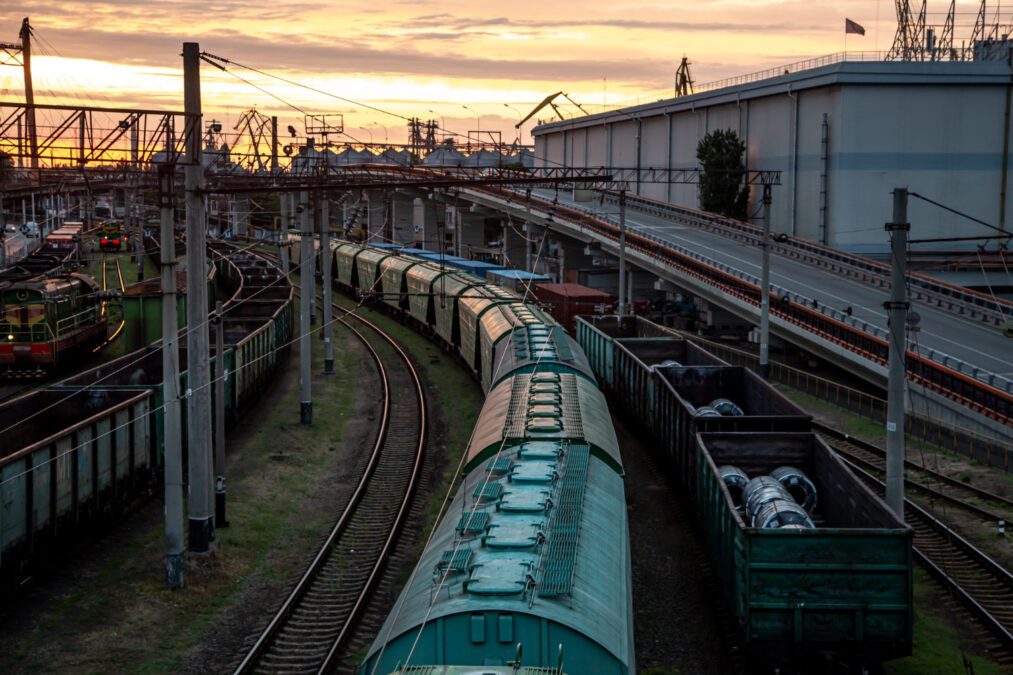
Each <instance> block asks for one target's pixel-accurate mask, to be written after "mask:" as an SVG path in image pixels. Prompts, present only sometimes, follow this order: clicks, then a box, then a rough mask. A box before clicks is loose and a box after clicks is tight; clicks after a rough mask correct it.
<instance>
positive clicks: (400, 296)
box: [380, 256, 421, 309]
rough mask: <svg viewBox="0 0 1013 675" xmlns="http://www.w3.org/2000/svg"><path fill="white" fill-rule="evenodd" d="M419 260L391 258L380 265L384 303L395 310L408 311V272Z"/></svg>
mask: <svg viewBox="0 0 1013 675" xmlns="http://www.w3.org/2000/svg"><path fill="white" fill-rule="evenodd" d="M419 264H421V263H420V262H419V261H418V260H413V259H411V258H402V257H399V256H391V257H389V258H386V259H384V260H383V261H382V262H381V263H380V275H381V277H382V279H381V282H380V283H381V286H382V288H383V302H384V304H385V305H387V306H388V307H393V308H394V309H408V283H407V276H406V275H407V272H408V271H409V270H410V269H411V268H412V267H415V266H416V265H419Z"/></svg>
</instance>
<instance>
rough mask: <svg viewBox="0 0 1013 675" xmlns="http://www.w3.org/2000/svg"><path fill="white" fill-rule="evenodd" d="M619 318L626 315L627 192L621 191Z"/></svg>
mask: <svg viewBox="0 0 1013 675" xmlns="http://www.w3.org/2000/svg"><path fill="white" fill-rule="evenodd" d="M617 313H618V314H619V316H623V315H624V314H625V313H626V190H625V188H624V189H621V190H619V307H618V310H617Z"/></svg>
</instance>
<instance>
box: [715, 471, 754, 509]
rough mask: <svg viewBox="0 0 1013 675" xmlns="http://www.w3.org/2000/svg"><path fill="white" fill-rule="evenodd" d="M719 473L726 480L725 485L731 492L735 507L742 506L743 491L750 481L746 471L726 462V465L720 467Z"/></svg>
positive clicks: (739, 507)
mask: <svg viewBox="0 0 1013 675" xmlns="http://www.w3.org/2000/svg"><path fill="white" fill-rule="evenodd" d="M718 475H719V476H721V480H722V481H723V482H724V484H725V487H727V488H728V492H729V494H731V496H732V504H734V505H735V508H737V509H741V508H742V491H743V490H744V489H745V487H746V485H747V484H748V483H749V476H747V475H746V472H745V471H743V470H742V469H740V468H739V467H737V466H731V465H730V464H726V465H725V466H719V467H718Z"/></svg>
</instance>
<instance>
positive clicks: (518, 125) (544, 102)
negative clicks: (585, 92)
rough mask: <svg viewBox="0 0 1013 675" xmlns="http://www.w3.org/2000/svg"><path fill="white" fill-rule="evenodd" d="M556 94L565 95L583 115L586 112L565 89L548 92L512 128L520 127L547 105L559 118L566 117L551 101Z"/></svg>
mask: <svg viewBox="0 0 1013 675" xmlns="http://www.w3.org/2000/svg"><path fill="white" fill-rule="evenodd" d="M557 96H564V97H566V100H567V101H569V102H570V103H572V104H573V105H575V106H577V107H578V108H580V111H581V112H582V113H584V114H585V115H586V114H587V111H586V110H584V107H583V106H582V105H581V104H579V103H577V102H576V101H574V100H573V99H572V98H570V95H569V94H567V93H566V92H565V91H557V92H556V93H555V94H549V95H548V96H546V97H545V100H543V101H542V102H541V103H539V104H538V105H536V106H535V109H534V110H532V111H531V112H529V113H528V116H527V117H525V118H524V119H522V120H521V121H520V122H518V123H517V124H515V125H514V128H515V129H520V128H521V125H522V124H524V123H525V122H527V121H528V120H529V119H531V118H532V117H534V115H535V113H537V112H538V111H539V110H541V109H542V108H544V107H545V106H547V105H549V106H552V109H553V110H555V111H556V114H557V115H558V116H559V119H561V120H563V119H566V118H565V117H563V113H561V112H559V108H558V107H557V106H556V104H555V103H553V101H554V100H555V99H556V97H557Z"/></svg>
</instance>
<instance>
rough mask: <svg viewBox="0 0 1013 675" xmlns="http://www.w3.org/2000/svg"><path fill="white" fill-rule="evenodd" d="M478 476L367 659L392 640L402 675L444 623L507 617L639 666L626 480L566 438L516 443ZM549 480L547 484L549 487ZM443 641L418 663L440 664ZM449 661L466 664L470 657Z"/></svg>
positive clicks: (469, 479)
mask: <svg viewBox="0 0 1013 675" xmlns="http://www.w3.org/2000/svg"><path fill="white" fill-rule="evenodd" d="M478 469H479V470H476V471H473V472H472V473H470V474H469V475H468V476H466V477H465V478H464V480H463V482H462V484H461V488H460V490H459V491H458V493H457V496H456V497H455V499H454V501H453V503H452V504H451V506H450V508H449V509H448V510H447V513H448V515H447V516H446V517H444V519H443V520H442V521H441V522H440V524H439V526H438V527H437V530H436V532H435V533H434V536H433V538H432V540H431V542H430V544H429V546H428V547H427V548H426V550H425V552H424V553H423V554H422V558H421V560H420V561H419V564H418V567H417V573H416V574H415V575H414V577H413V578H412V579H411V580H410V581H409V584H408V585H406V587H405V589H404V590H403V591H402V593H401V596H400V598H399V599H398V602H397V603H396V604H395V607H394V609H393V610H392V611H391V613H390V614H389V615H388V616H387V619H386V621H385V622H384V625H383V627H382V628H381V629H380V631H379V633H378V634H377V638H376V640H375V641H374V642H373V645H372V646H371V647H370V650H369V652H368V653H367V657H366V659H367V661H368V660H370V659H372V658H375V656H376V655H377V654H378V652H379V651H380V650H381V649H383V648H385V647H384V645H385V643H391V644H393V643H395V642H398V643H400V644H398V645H397V646H395V647H393V648H387V649H389V652H385V659H384V662H382V663H380V664H379V666H380V668H379V670H378V671H377V672H384V673H386V672H390V670H391V669H385V668H386V666H387V665H388V664H387V663H386V661H387V659H390V660H391V662H392V663H393V662H394V661H396V660H398V659H400V658H403V657H402V656H401V655H399V654H397V652H400V651H401V648H402V647H405V646H406V645H407V646H408V647H410V646H411V644H412V643H413V642H414V639H415V635H416V634H417V633H418V632H419V631H422V630H423V629H425V630H427V631H436V630H439V629H438V628H437V625H439V624H441V623H444V622H446V621H448V620H450V619H451V618H452V617H454V616H474V615H475V613H477V612H497V611H499V612H510V613H512V614H513V615H514V616H515V617H517V616H520V619H518V620H521V621H523V620H526V619H530V620H531V621H532V622H546V621H547V622H549V623H555V624H560V625H563V626H565V627H567V628H569V629H570V630H571V631H573V632H574V633H576V635H577V637H575V638H574V640H576V641H580V640H589V641H592V642H594V643H597V644H598V645H599V646H600V647H601V648H603V649H604V650H605V651H607V652H608V653H609V654H611V655H612V656H613V657H614V658H615V659H616V660H617V661H618V662H621V663H624V664H626V665H627V666H630V667H631V666H632V665H633V664H632V660H633V636H632V629H631V626H632V622H633V617H632V615H631V613H632V604H631V597H630V596H631V589H630V585H629V575H630V551H629V538H628V534H629V532H628V524H627V519H626V506H625V492H624V486H623V479H622V478H621V477H620V476H619V475H618V474H617V473H616V472H615V471H613V470H612V468H611V467H609V466H607V465H606V464H605V463H604V462H602V461H599V460H598V459H597V458H596V457H595V456H594V455H593V453H592V452H590V450H589V448H588V446H587V445H586V444H582V443H577V444H568V443H567V442H565V441H549V442H544V441H543V442H529V443H524V444H517V445H509V446H506V447H504V448H502V451H501V452H499V453H498V455H497V456H496V457H492V458H490V459H488V460H487V461H486V462H484V463H483V464H482V466H480V467H478ZM541 477H544V481H545V482H539V481H540V480H541ZM530 504H545V508H544V510H538V509H537V508H536V507H530V506H529V505H530ZM515 507H516V508H517V509H518V510H511V509H513V508H515ZM573 521H576V522H573ZM572 531H577V532H579V536H577V537H576V540H575V541H573V542H572V543H570V542H566V543H563V542H559V543H558V544H557V545H556V546H554V545H553V542H554V540H555V538H556V537H566V534H565V533H568V532H572ZM567 539H568V537H567ZM542 625H544V623H543V624H542ZM518 632H520V631H519V630H518ZM459 640H460V642H461V643H462V644H465V643H467V641H468V638H467V636H466V634H465V635H462V636H460V638H459ZM431 642H432V640H431V639H423V640H420V641H419V642H418V644H419V651H418V652H417V653H416V655H415V657H413V663H417V664H419V665H422V664H427V665H428V664H431V663H432V661H431V659H432V658H434V657H433V656H432V655H431V654H428V653H426V652H427V651H428V648H427V646H426V645H429V644H431ZM524 646H525V647H526V648H537V647H536V646H535V645H530V646H529V645H524ZM563 646H564V648H565V647H567V645H566V644H564V645H563ZM505 647H506V648H509V649H512V647H513V645H512V644H510V645H505ZM569 648H570V650H569V652H567V653H565V654H564V660H563V662H564V669H565V664H566V663H567V661H570V662H574V661H578V660H579V659H578V656H579V654H574V653H573V652H574V650H575V648H579V644H573V643H572V642H571V644H570V645H569ZM500 651H502V649H500ZM525 651H526V650H525ZM554 656H555V652H554V647H553V657H554ZM447 657H448V658H449V659H450V663H457V664H461V658H462V657H461V656H460V655H458V654H453V655H451V654H448V655H447ZM440 663H447V661H442V662H440ZM476 665H481V664H476ZM476 672H484V671H482V670H479V671H476ZM573 672H575V671H573ZM630 672H633V671H632V670H631V671H630Z"/></svg>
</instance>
